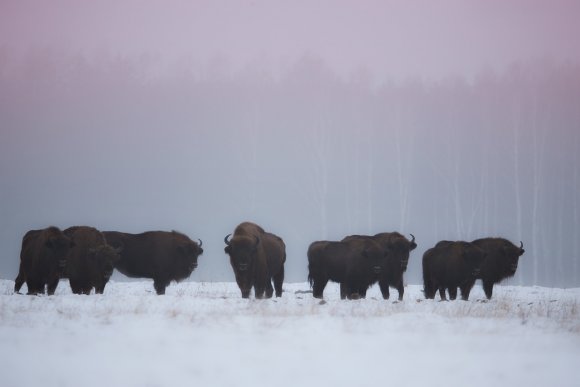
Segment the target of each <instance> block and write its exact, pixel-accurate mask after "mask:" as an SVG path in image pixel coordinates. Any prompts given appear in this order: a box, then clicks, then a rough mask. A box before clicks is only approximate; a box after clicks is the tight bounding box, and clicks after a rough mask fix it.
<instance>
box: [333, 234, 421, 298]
mask: <svg viewBox="0 0 580 387" xmlns="http://www.w3.org/2000/svg"><path fill="white" fill-rule="evenodd" d="M411 237H412V238H413V239H412V240H410V241H409V240H408V239H407V238H405V237H404V236H403V235H401V234H400V233H398V232H383V233H379V234H376V235H374V236H366V235H352V236H348V237H346V238H344V239H343V241H348V240H355V239H371V240H373V241H375V242H377V243H378V244H379V246H381V248H382V249H383V251H384V253H385V254H386V257H387V261H386V267H385V269H384V270H383V271H382V272H381V275H380V276H379V277H378V282H379V287H380V288H381V293H382V295H383V298H384V299H385V300H388V299H389V296H390V293H389V287H392V288H395V289H397V291H398V292H399V301H401V300H403V294H404V292H405V284H404V281H403V274H404V273H405V271H407V265H408V263H409V254H410V252H411V251H412V250H414V249H415V248H416V247H417V244H416V243H415V237H414V236H413V234H411Z"/></svg>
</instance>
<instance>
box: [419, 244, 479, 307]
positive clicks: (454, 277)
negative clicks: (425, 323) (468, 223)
mask: <svg viewBox="0 0 580 387" xmlns="http://www.w3.org/2000/svg"><path fill="white" fill-rule="evenodd" d="M484 258H485V252H484V251H483V250H482V249H480V248H479V247H477V246H476V245H474V244H472V243H469V242H449V241H442V242H439V243H438V244H437V245H436V246H435V247H433V248H431V249H429V250H427V251H426V252H425V254H423V284H424V290H425V298H431V299H432V298H435V293H436V292H437V290H439V295H440V297H441V300H446V299H447V298H446V297H445V290H446V289H447V290H448V291H449V297H450V298H451V299H452V300H454V299H455V298H456V297H457V288H459V289H460V291H461V298H462V299H463V300H467V299H469V293H470V291H471V289H472V288H473V285H474V283H475V280H476V278H477V276H478V275H479V271H480V267H481V265H482V263H483V260H484Z"/></svg>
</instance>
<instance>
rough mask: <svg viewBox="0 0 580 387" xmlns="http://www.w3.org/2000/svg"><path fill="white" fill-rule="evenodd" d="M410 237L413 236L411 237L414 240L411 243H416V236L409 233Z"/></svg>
mask: <svg viewBox="0 0 580 387" xmlns="http://www.w3.org/2000/svg"><path fill="white" fill-rule="evenodd" d="M409 235H411V237H412V238H413V239H412V240H411V243H415V235H413V234H411V233H409Z"/></svg>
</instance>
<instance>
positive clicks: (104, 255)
mask: <svg viewBox="0 0 580 387" xmlns="http://www.w3.org/2000/svg"><path fill="white" fill-rule="evenodd" d="M64 234H65V235H66V236H68V237H69V238H70V239H71V240H72V241H73V243H74V247H73V248H71V249H70V251H69V252H68V256H67V262H66V270H65V275H64V277H65V278H68V280H69V283H70V287H71V289H72V291H73V293H75V294H90V293H91V290H92V289H93V288H95V293H98V294H102V293H103V291H104V290H105V285H106V284H107V282H109V278H111V275H112V274H113V268H114V264H115V263H116V262H117V261H118V260H119V252H120V250H121V249H120V248H118V249H114V248H113V247H111V246H109V245H108V244H107V241H106V240H105V236H104V235H103V234H102V233H101V232H100V231H99V230H97V229H95V228H93V227H87V226H74V227H70V228H67V229H66V230H64Z"/></svg>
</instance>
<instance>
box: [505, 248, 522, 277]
mask: <svg viewBox="0 0 580 387" xmlns="http://www.w3.org/2000/svg"><path fill="white" fill-rule="evenodd" d="M524 253H525V250H524V243H523V242H520V247H517V246H515V245H513V244H512V243H510V244H509V245H506V246H504V247H503V249H501V250H500V254H501V255H503V258H504V262H505V265H506V270H507V274H508V275H509V276H513V275H514V274H516V270H517V269H518V261H519V259H520V256H522V255H523V254H524Z"/></svg>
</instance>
